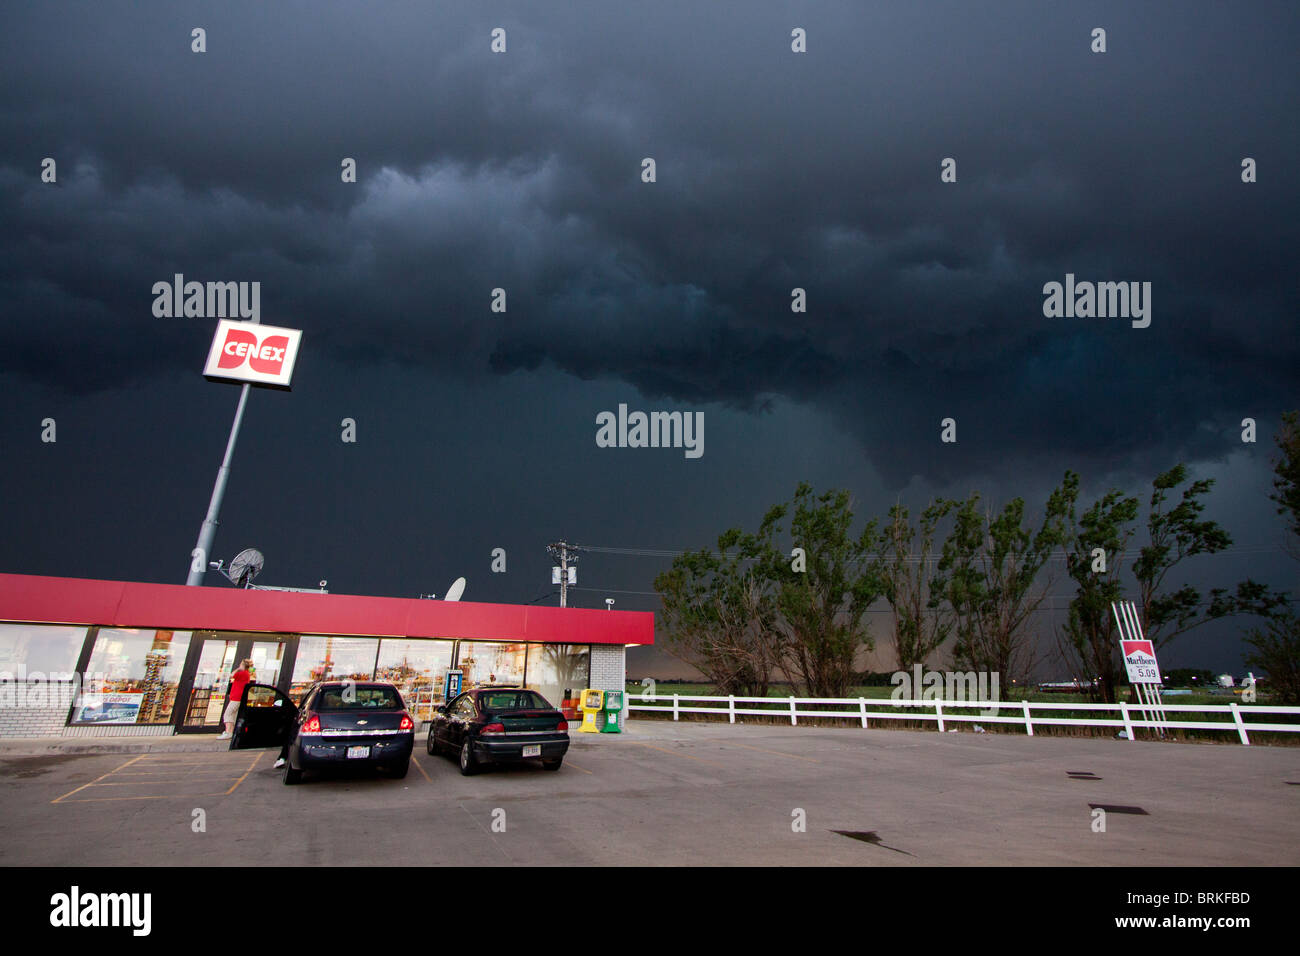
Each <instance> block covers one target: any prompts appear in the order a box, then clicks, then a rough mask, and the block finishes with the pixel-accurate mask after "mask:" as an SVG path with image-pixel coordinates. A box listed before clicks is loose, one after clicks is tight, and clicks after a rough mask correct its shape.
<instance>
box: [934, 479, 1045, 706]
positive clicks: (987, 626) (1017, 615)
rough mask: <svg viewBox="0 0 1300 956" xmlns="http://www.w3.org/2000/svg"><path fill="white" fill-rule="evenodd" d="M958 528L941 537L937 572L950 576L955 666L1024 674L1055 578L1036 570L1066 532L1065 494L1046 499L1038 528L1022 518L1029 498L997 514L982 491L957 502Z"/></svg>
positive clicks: (1011, 676)
mask: <svg viewBox="0 0 1300 956" xmlns="http://www.w3.org/2000/svg"><path fill="white" fill-rule="evenodd" d="M953 505H954V506H955V509H954V512H953V527H952V529H951V531H950V532H949V534H948V538H947V540H945V542H944V547H943V556H942V557H941V558H940V561H939V570H940V571H942V572H944V573H945V574H946V575H947V590H948V595H947V596H948V600H949V602H950V603H951V605H952V608H953V612H954V614H955V615H956V627H955V633H956V639H955V642H954V645H953V658H954V663H955V664H956V665H957V667H959V668H965V669H969V670H975V671H983V672H986V673H996V674H1000V675H1001V678H1002V679H1003V680H1004V681H1005V680H1014V679H1018V678H1021V677H1026V676H1027V675H1028V674H1029V672H1030V671H1031V670H1032V668H1033V665H1034V660H1035V654H1036V650H1037V649H1036V647H1035V646H1034V641H1033V638H1032V635H1031V634H1030V633H1029V628H1028V624H1029V621H1030V617H1031V615H1033V613H1034V612H1035V611H1037V610H1038V608H1039V606H1040V605H1041V604H1042V603H1043V600H1044V598H1045V597H1046V596H1047V590H1048V587H1049V586H1050V582H1041V583H1040V582H1038V580H1037V579H1038V577H1039V573H1040V572H1041V571H1042V569H1043V567H1044V565H1046V563H1047V561H1048V558H1049V557H1050V556H1051V554H1052V552H1053V551H1054V550H1055V549H1056V548H1057V547H1058V546H1059V545H1060V543H1061V542H1062V541H1063V540H1064V537H1065V520H1066V514H1067V511H1068V505H1069V502H1068V499H1067V491H1066V489H1065V488H1064V487H1058V488H1056V489H1055V490H1054V491H1053V492H1052V493H1051V495H1050V496H1049V497H1048V500H1047V504H1046V507H1045V508H1044V512H1043V520H1042V523H1041V524H1040V525H1039V527H1038V529H1037V530H1034V529H1033V528H1032V526H1028V525H1026V523H1025V501H1024V499H1023V498H1014V499H1012V500H1011V501H1009V502H1008V503H1007V504H1006V505H1005V506H1004V507H1003V509H1002V511H1001V512H1000V513H998V514H997V515H996V516H995V515H994V513H993V511H992V509H989V510H987V511H985V510H984V509H982V508H981V507H980V498H979V495H978V494H977V493H973V494H971V496H970V497H969V498H967V499H966V500H965V501H962V502H953Z"/></svg>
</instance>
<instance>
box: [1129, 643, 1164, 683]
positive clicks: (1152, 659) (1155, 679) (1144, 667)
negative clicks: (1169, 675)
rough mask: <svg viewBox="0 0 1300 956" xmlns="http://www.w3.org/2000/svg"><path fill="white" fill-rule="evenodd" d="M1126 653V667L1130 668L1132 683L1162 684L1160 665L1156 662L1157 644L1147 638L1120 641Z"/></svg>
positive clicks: (1130, 680) (1130, 681)
mask: <svg viewBox="0 0 1300 956" xmlns="http://www.w3.org/2000/svg"><path fill="white" fill-rule="evenodd" d="M1119 646H1120V650H1121V651H1122V652H1123V654H1124V667H1125V668H1126V669H1127V670H1128V682H1129V683H1130V684H1160V683H1163V682H1162V681H1161V680H1160V665H1159V664H1157V663H1156V649H1155V646H1154V645H1153V644H1152V643H1151V642H1150V641H1147V640H1141V641H1120V642H1119Z"/></svg>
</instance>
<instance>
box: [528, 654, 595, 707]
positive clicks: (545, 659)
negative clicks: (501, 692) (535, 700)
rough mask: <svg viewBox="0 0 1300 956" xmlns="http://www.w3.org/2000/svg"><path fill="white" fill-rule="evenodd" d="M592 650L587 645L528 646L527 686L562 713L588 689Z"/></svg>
mask: <svg viewBox="0 0 1300 956" xmlns="http://www.w3.org/2000/svg"><path fill="white" fill-rule="evenodd" d="M590 661H591V648H590V647H589V646H588V645H586V644H530V645H528V686H529V687H531V688H532V689H533V690H535V691H537V692H538V693H539V694H541V695H542V696H543V697H545V698H546V699H547V701H549V702H550V704H551V706H552V707H555V708H556V709H563V708H564V707H566V706H569V707H572V706H575V705H572V704H566V701H572V700H574V699H575V698H577V697H578V695H579V694H581V693H582V690H583V688H584V687H586V686H587V679H588V678H587V674H588V670H589V667H590Z"/></svg>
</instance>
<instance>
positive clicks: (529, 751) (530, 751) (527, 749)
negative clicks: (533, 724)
mask: <svg viewBox="0 0 1300 956" xmlns="http://www.w3.org/2000/svg"><path fill="white" fill-rule="evenodd" d="M541 755H542V745H541V744H524V756H525V757H540V756H541Z"/></svg>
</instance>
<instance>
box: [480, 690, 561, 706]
mask: <svg viewBox="0 0 1300 956" xmlns="http://www.w3.org/2000/svg"><path fill="white" fill-rule="evenodd" d="M478 702H479V706H480V707H482V708H483V709H484V710H550V709H551V705H550V704H548V703H547V702H546V698H545V697H543V696H542V695H541V694H539V693H537V692H536V691H532V690H493V691H488V692H487V693H485V694H479V697H478Z"/></svg>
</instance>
